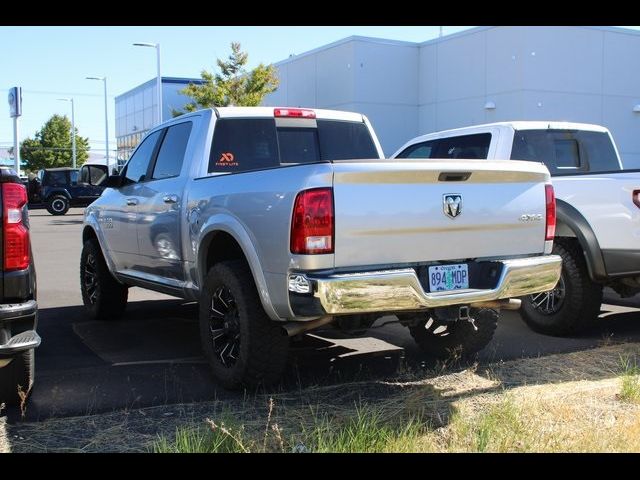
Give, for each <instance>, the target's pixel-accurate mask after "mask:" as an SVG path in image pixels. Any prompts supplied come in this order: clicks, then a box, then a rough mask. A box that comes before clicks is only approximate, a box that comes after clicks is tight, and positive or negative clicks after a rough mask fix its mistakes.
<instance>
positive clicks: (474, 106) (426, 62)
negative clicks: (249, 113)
mask: <svg viewBox="0 0 640 480" xmlns="http://www.w3.org/2000/svg"><path fill="white" fill-rule="evenodd" d="M276 66H277V68H278V71H279V76H280V87H279V88H278V90H277V91H276V92H274V93H273V94H271V95H269V96H268V97H267V98H266V101H265V102H264V104H265V105H274V106H275V105H283V106H306V107H316V108H334V109H341V110H352V111H357V112H362V113H364V114H366V115H367V116H368V117H369V119H370V120H371V122H372V124H373V126H374V128H375V129H376V132H377V133H378V136H379V137H380V141H381V143H382V146H383V148H384V151H385V153H386V154H387V155H390V154H392V153H393V152H394V151H395V150H396V149H397V148H398V147H399V146H400V145H402V144H403V143H404V142H405V141H407V140H408V139H410V138H412V137H414V136H416V135H419V134H423V133H429V132H434V131H438V130H444V129H449V128H455V127H462V126H467V125H474V124H479V123H487V122H495V121H503V120H566V121H574V122H587V123H597V124H601V125H604V126H606V127H607V128H609V129H610V130H611V132H612V134H613V136H614V138H615V140H616V143H617V144H618V148H619V150H620V154H621V156H622V159H623V162H624V164H625V166H626V167H627V168H640V32H636V31H633V30H627V29H620V28H613V27H577V26H569V27H559V26H547V27H532V26H528V27H479V28H474V29H470V30H467V31H464V32H460V33H456V34H453V35H448V36H444V37H441V38H438V39H435V40H429V41H427V42H423V43H412V42H401V41H395V40H382V39H375V38H366V37H349V38H345V39H343V40H340V41H337V42H335V43H332V44H329V45H326V46H324V47H320V48H317V49H315V50H312V51H309V52H306V53H303V54H300V55H296V56H293V57H290V58H288V59H286V60H283V61H281V62H278V63H277V64H276Z"/></svg>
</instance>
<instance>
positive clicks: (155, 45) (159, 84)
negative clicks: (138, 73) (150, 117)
mask: <svg viewBox="0 0 640 480" xmlns="http://www.w3.org/2000/svg"><path fill="white" fill-rule="evenodd" d="M133 45H134V46H136V47H153V48H155V49H156V54H157V56H158V78H157V79H156V90H157V91H158V92H157V94H158V123H162V77H161V76H160V44H159V43H146V42H139V43H134V44H133Z"/></svg>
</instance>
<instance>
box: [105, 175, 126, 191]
mask: <svg viewBox="0 0 640 480" xmlns="http://www.w3.org/2000/svg"><path fill="white" fill-rule="evenodd" d="M104 185H105V187H107V188H120V187H121V186H122V177H121V176H120V175H109V177H107V181H106V182H105V183H104Z"/></svg>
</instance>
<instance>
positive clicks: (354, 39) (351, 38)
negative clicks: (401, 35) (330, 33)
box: [274, 35, 419, 67]
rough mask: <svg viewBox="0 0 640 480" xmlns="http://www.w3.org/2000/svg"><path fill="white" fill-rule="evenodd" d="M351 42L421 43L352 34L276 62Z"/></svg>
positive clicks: (415, 45) (399, 44) (281, 62)
mask: <svg viewBox="0 0 640 480" xmlns="http://www.w3.org/2000/svg"><path fill="white" fill-rule="evenodd" d="M349 42H363V43H376V44H378V45H395V46H399V47H417V46H418V45H419V44H418V43H416V42H408V41H405V40H392V39H390V38H379V37H365V36H362V35H351V36H349V37H345V38H341V39H340V40H336V41H335V42H331V43H327V44H326V45H322V46H320V47H317V48H314V49H312V50H307V51H306V52H302V53H298V54H293V55H292V56H290V57H289V58H285V59H284V60H280V61H279V62H276V63H274V65H275V66H276V67H278V66H280V65H285V64H287V63H290V62H292V61H295V60H297V59H299V58H303V57H306V56H309V55H314V54H316V53H319V52H322V51H325V50H329V49H331V48H335V47H338V46H340V45H343V44H345V43H349Z"/></svg>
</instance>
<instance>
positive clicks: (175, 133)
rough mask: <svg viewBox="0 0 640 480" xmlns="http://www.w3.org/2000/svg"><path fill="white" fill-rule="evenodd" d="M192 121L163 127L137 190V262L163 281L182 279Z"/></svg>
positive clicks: (145, 270)
mask: <svg viewBox="0 0 640 480" xmlns="http://www.w3.org/2000/svg"><path fill="white" fill-rule="evenodd" d="M191 128H192V122H191V121H186V122H182V123H178V124H176V125H172V126H170V127H169V128H167V129H166V130H165V133H164V136H163V137H162V138H161V140H160V147H159V149H158V154H157V156H156V158H155V161H154V163H153V166H152V168H151V173H150V177H149V180H148V181H146V182H144V183H143V184H141V185H140V190H139V192H138V197H137V198H138V199H139V204H138V248H139V258H138V262H139V265H140V269H141V270H142V271H143V272H144V273H146V274H149V275H154V276H158V277H161V278H162V279H163V281H166V280H176V281H183V280H184V268H183V259H184V257H183V253H182V239H181V229H180V225H181V213H180V212H181V209H182V204H183V199H182V194H183V191H184V184H185V181H186V175H180V173H181V171H182V166H183V164H184V158H185V153H186V150H187V144H188V142H189V135H190V133H191Z"/></svg>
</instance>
